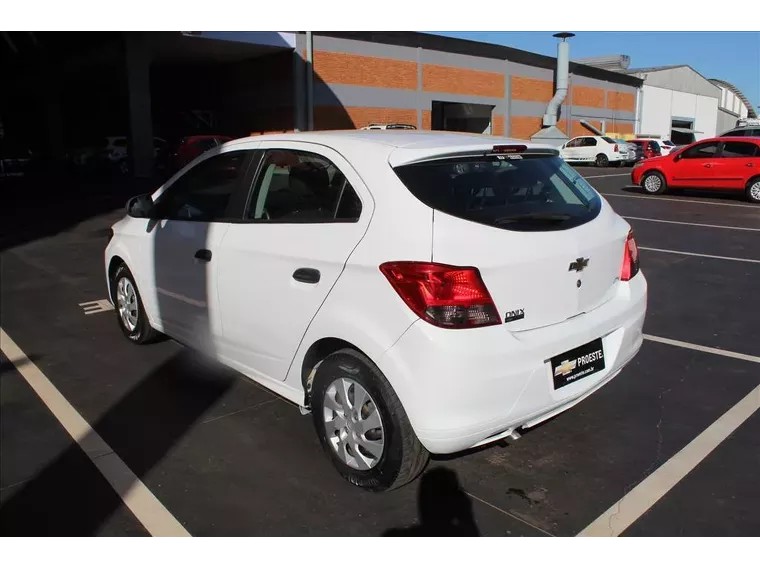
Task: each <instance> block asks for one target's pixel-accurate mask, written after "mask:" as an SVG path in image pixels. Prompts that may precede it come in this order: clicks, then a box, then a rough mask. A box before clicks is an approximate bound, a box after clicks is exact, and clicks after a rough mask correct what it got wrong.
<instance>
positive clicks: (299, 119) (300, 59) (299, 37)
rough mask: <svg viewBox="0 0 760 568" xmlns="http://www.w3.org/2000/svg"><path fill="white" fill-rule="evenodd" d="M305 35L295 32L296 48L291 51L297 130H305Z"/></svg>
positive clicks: (294, 125)
mask: <svg viewBox="0 0 760 568" xmlns="http://www.w3.org/2000/svg"><path fill="white" fill-rule="evenodd" d="M305 53H306V36H305V35H304V34H303V32H298V33H297V34H296V48H295V50H294V52H293V127H294V128H295V130H297V131H304V130H306V62H305V61H304V54H305Z"/></svg>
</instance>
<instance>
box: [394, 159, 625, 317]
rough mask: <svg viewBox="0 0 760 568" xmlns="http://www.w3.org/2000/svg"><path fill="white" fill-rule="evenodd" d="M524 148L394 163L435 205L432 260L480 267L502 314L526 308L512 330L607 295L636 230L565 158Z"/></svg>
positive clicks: (585, 308) (592, 304)
mask: <svg viewBox="0 0 760 568" xmlns="http://www.w3.org/2000/svg"><path fill="white" fill-rule="evenodd" d="M521 158H522V159H504V160H498V159H497V158H495V159H491V158H489V157H477V158H476V157H473V158H452V159H449V160H434V161H428V162H423V163H417V164H410V165H407V166H400V167H397V168H396V171H397V173H398V175H399V177H400V178H401V179H402V181H403V182H404V184H405V185H406V186H407V187H408V188H409V189H410V191H412V193H414V194H415V195H416V196H417V197H418V198H420V199H421V200H422V201H423V202H424V203H426V204H427V205H429V206H431V207H432V208H433V209H434V210H435V213H434V219H433V227H434V230H433V261H435V262H440V263H444V264H451V265H457V266H475V267H477V268H478V269H479V270H480V273H481V275H482V277H483V280H484V282H485V284H486V286H487V287H488V290H489V292H490V293H491V296H492V297H493V299H494V302H495V304H496V307H497V309H498V310H499V312H500V315H501V317H502V318H504V317H505V314H506V313H507V312H512V313H518V314H521V315H522V317H521V318H520V319H516V320H514V321H510V322H508V323H505V325H506V326H507V327H508V329H510V330H512V331H521V330H527V329H533V328H538V327H543V326H547V325H552V324H555V323H559V322H562V321H564V320H566V319H568V318H571V317H573V316H576V315H578V314H581V313H584V312H589V311H591V310H593V309H595V308H597V307H599V306H601V305H602V304H604V303H605V302H607V301H608V300H610V299H611V298H612V297H613V296H614V294H615V290H616V284H617V282H618V279H619V277H620V269H621V265H622V260H623V251H624V245H625V241H626V237H627V235H628V230H629V228H628V225H627V223H625V222H624V221H623V220H622V219H621V218H619V217H618V216H617V215H615V214H614V213H613V212H612V210H611V209H610V208H609V206H608V205H607V204H606V203H605V202H603V201H602V199H601V198H600V197H599V195H598V194H597V193H596V192H595V191H594V189H593V188H592V187H591V186H590V185H589V184H588V182H586V181H585V180H584V179H583V178H582V177H581V176H580V175H579V174H578V173H577V172H576V171H575V170H574V169H573V168H571V167H570V166H568V165H567V164H566V163H564V162H563V161H561V160H559V159H557V158H554V157H546V156H545V157H528V156H527V155H524V156H522V157H521ZM465 162H468V163H469V164H470V165H473V164H477V167H469V168H468V167H463V164H464V163H465ZM473 170H475V171H473ZM468 171H469V172H472V173H467V172H468ZM446 179H449V180H450V182H449V183H444V182H443V181H442V180H446ZM431 180H434V181H431Z"/></svg>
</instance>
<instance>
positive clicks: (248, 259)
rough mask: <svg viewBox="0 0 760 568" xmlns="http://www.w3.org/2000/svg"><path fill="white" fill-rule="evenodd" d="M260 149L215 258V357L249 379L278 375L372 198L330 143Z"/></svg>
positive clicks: (356, 236)
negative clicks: (218, 328) (218, 353)
mask: <svg viewBox="0 0 760 568" xmlns="http://www.w3.org/2000/svg"><path fill="white" fill-rule="evenodd" d="M261 150H263V151H264V156H263V159H262V161H261V163H260V165H259V166H258V172H257V175H256V178H255V180H254V182H253V187H252V191H251V194H250V196H249V199H248V203H247V204H246V207H245V213H244V215H243V218H242V219H241V220H240V222H238V223H236V224H233V225H231V227H230V229H229V230H228V231H227V233H226V235H225V237H224V242H223V246H222V250H221V252H220V255H219V265H218V270H219V302H220V309H221V314H222V325H223V327H224V341H223V347H222V354H223V355H224V356H226V357H227V358H229V359H231V360H232V361H233V362H234V363H237V364H238V365H240V366H241V367H243V368H244V369H245V370H246V371H248V372H250V373H253V374H255V375H257V376H260V377H263V378H269V379H273V380H285V377H286V374H287V370H288V367H289V365H290V363H291V361H292V359H293V356H294V355H295V352H296V350H297V349H298V346H299V345H300V342H301V339H302V337H303V335H304V333H305V332H306V330H307V328H308V326H309V324H310V322H311V320H312V318H313V317H314V316H315V315H316V313H317V311H318V310H319V308H320V306H321V305H322V302H324V300H325V298H326V297H327V295H328V293H329V292H330V290H331V288H332V287H333V285H334V284H335V282H336V281H337V279H338V277H339V276H340V274H341V273H342V271H343V268H344V266H345V263H346V261H347V259H348V257H349V255H350V254H351V252H352V251H353V249H354V248H355V247H356V245H357V244H358V243H359V241H360V240H361V239H362V237H363V236H364V233H365V231H366V229H367V226H368V224H369V219H370V217H371V216H372V211H373V204H372V200H371V198H370V195H369V192H368V191H367V189H366V187H365V186H364V184H363V182H362V180H361V178H360V177H359V176H358V174H356V172H355V171H354V170H353V168H352V167H351V166H350V164H349V163H348V162H347V161H346V160H345V159H344V158H343V157H342V156H341V155H340V154H338V153H337V152H335V151H334V150H332V149H329V148H327V147H325V146H321V145H317V144H307V143H297V142H263V143H262V145H261Z"/></svg>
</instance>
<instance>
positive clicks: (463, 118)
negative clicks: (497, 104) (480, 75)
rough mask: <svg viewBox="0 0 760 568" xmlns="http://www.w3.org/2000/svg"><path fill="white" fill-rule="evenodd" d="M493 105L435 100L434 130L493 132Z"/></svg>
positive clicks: (432, 122)
mask: <svg viewBox="0 0 760 568" xmlns="http://www.w3.org/2000/svg"><path fill="white" fill-rule="evenodd" d="M493 109H494V107H493V105H482V104H466V103H454V102H447V101H433V109H432V110H433V112H432V116H431V119H432V120H431V126H432V129H433V130H451V131H455V132H472V133H475V134H491V115H492V114H493Z"/></svg>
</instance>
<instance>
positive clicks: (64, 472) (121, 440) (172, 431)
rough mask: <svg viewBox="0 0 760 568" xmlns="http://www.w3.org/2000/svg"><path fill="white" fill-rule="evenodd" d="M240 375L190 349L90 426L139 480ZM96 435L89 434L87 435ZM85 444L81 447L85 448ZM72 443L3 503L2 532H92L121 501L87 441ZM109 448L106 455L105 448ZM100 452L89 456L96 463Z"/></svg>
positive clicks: (122, 494) (123, 492)
mask: <svg viewBox="0 0 760 568" xmlns="http://www.w3.org/2000/svg"><path fill="white" fill-rule="evenodd" d="M235 380H236V375H235V374H234V373H233V372H231V371H228V370H226V369H225V370H220V369H219V367H218V365H216V364H214V363H211V362H209V361H208V360H205V359H203V358H201V356H200V355H198V354H195V353H193V352H191V351H190V350H182V351H181V352H179V353H178V354H177V355H175V356H174V357H172V358H171V359H169V360H168V361H167V362H166V363H164V364H163V365H161V366H159V367H157V368H156V369H155V370H153V371H152V372H151V373H150V374H148V375H147V376H146V377H145V378H144V379H143V380H141V381H140V382H139V383H138V384H137V385H136V386H135V388H133V389H132V390H131V391H130V392H129V393H128V394H126V395H125V396H124V397H123V398H122V399H121V400H119V402H117V403H116V404H115V405H114V406H112V407H111V408H110V409H109V410H108V411H107V412H106V413H105V414H104V415H103V416H102V417H101V418H100V419H99V420H97V421H96V422H95V423H93V425H92V426H93V429H94V431H95V432H97V433H98V434H99V435H100V436H101V437H102V438H103V440H105V442H106V443H107V444H108V445H109V446H110V448H111V449H112V450H113V451H114V453H116V455H118V456H119V457H120V458H121V459H122V460H123V461H124V463H126V464H127V466H128V467H129V469H130V470H131V471H132V472H133V473H134V474H135V475H136V476H137V477H138V478H140V479H144V478H145V476H146V475H148V474H149V473H150V471H151V470H152V469H154V468H155V467H156V466H157V465H158V464H159V463H160V462H161V460H162V459H163V458H164V457H165V456H166V455H167V454H168V453H169V452H170V451H171V450H172V448H173V447H174V446H175V445H176V444H177V443H178V442H179V441H180V440H181V439H182V438H183V437H184V436H185V435H186V434H187V433H188V431H189V430H190V429H191V428H193V426H194V425H195V424H196V423H198V422H199V420H200V419H201V417H202V416H203V415H204V413H206V411H207V410H209V409H210V408H211V407H212V406H213V405H214V404H215V403H216V402H217V401H218V400H219V399H220V398H221V397H222V396H223V395H224V394H225V393H226V392H227V391H228V390H229V389H230V388H231V387H232V385H233V383H234V382H235ZM89 442H92V440H89ZM80 444H81V447H80ZM88 445H89V446H90V447H92V444H91V443H89V444H88V440H87V439H86V438H85V439H84V440H78V441H77V442H72V443H71V444H70V445H69V447H68V448H67V449H66V450H65V451H64V452H63V453H62V454H60V455H59V456H58V457H57V458H56V459H55V460H53V461H52V462H51V463H50V464H49V465H48V466H47V467H45V468H44V469H43V470H42V471H41V472H40V473H38V474H37V475H36V476H35V477H34V478H33V479H32V480H30V481H28V482H27V483H25V484H24V485H23V486H22V487H21V488H20V489H19V490H18V491H16V492H15V493H13V494H12V495H11V496H10V497H9V498H8V499H7V500H5V501H4V502H3V503H2V505H0V534H2V535H3V536H92V535H96V534H98V531H99V529H100V528H101V527H102V526H103V525H104V524H105V523H106V522H107V521H108V520H109V519H110V518H111V517H112V516H113V515H114V514H115V513H116V512H117V511H118V510H119V509H120V508H121V507H122V506H123V501H122V500H123V499H124V497H125V496H126V493H127V492H128V491H129V490H130V489H131V487H125V488H119V494H117V493H116V492H114V491H113V490H112V489H111V488H110V487H109V486H108V485H107V484H105V483H103V482H102V479H101V478H100V476H99V473H98V472H97V470H96V469H95V467H91V464H90V463H89V461H88V460H87V459H85V454H84V452H83V450H82V448H87V447H88ZM106 455H107V454H106ZM99 457H103V456H90V459H92V460H93V461H94V462H95V463H97V460H98V458H99Z"/></svg>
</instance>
